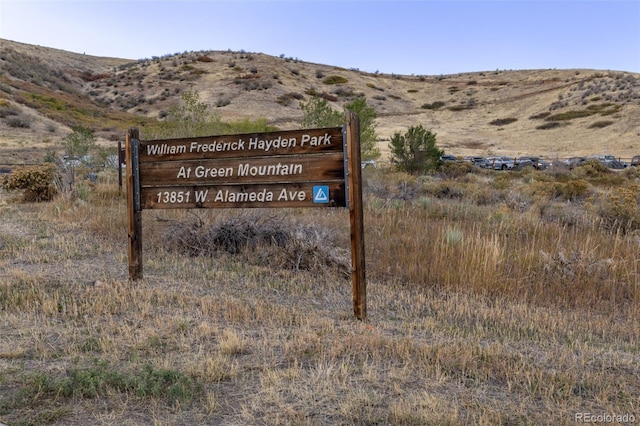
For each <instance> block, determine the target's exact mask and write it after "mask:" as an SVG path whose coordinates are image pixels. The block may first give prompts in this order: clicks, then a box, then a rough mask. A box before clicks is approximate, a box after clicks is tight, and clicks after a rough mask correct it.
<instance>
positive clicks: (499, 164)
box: [485, 156, 515, 170]
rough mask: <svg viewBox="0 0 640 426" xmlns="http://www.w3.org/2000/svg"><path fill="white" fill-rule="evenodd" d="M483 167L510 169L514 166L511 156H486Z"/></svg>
mask: <svg viewBox="0 0 640 426" xmlns="http://www.w3.org/2000/svg"><path fill="white" fill-rule="evenodd" d="M485 167H486V168H487V169H494V170H511V169H513V168H514V167H515V161H514V160H513V158H511V157H505V156H501V157H487V159H486V160H485Z"/></svg>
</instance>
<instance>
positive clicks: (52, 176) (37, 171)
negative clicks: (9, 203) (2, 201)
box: [2, 164, 58, 202]
mask: <svg viewBox="0 0 640 426" xmlns="http://www.w3.org/2000/svg"><path fill="white" fill-rule="evenodd" d="M57 178H58V176H57V174H56V167H55V165H53V164H45V165H42V166H34V167H26V168H23V169H18V170H15V171H14V172H12V173H11V174H10V175H9V176H5V177H4V179H3V181H2V186H3V187H4V188H6V189H8V190H16V189H23V190H24V194H23V200H24V201H25V202H32V201H50V200H52V199H53V197H54V195H55V194H56V193H57V189H56V185H55V181H56V179H57Z"/></svg>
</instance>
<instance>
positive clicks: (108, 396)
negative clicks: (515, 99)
mask: <svg viewBox="0 0 640 426" xmlns="http://www.w3.org/2000/svg"><path fill="white" fill-rule="evenodd" d="M639 181H640V178H639V176H638V173H637V172H636V170H635V168H633V169H628V170H626V171H624V172H618V173H616V172H613V171H608V170H606V169H604V170H603V169H598V168H597V167H595V166H594V165H591V166H583V167H580V168H577V169H574V170H573V171H566V170H565V171H562V170H555V171H534V170H528V171H522V172H499V171H496V172H492V171H482V170H474V169H472V170H471V171H469V170H466V169H465V172H464V173H460V171H459V170H456V169H454V168H452V169H451V170H448V171H446V172H444V173H443V174H440V175H438V176H433V177H425V178H422V179H416V178H413V177H410V176H405V175H399V174H396V173H393V172H391V171H388V170H383V171H381V170H377V171H371V170H367V171H366V173H365V200H366V203H365V204H366V210H365V225H366V237H365V238H366V249H367V277H368V312H369V316H368V320H367V321H366V322H360V321H358V320H356V319H354V317H353V314H352V304H351V284H350V280H349V279H348V278H346V277H345V269H344V265H345V264H344V263H342V262H340V259H342V258H343V257H344V255H345V253H348V247H349V242H348V238H349V237H348V234H349V231H348V228H349V227H348V212H346V211H344V210H343V209H336V210H333V209H328V210H327V209H311V210H305V209H289V210H287V209H284V210H250V211H246V210H245V211H235V210H204V211H197V212H194V211H161V210H147V211H143V235H144V270H145V276H144V279H143V280H141V281H137V282H129V281H128V269H127V252H126V240H127V237H126V219H125V218H126V203H125V197H124V195H123V194H121V193H119V191H118V188H117V183H116V182H117V179H116V178H115V176H114V174H113V172H110V173H104V174H101V176H100V179H99V182H98V183H97V184H95V185H89V184H82V185H81V186H80V187H79V189H78V191H77V194H76V196H75V197H71V196H69V194H66V195H65V194H61V195H59V196H58V197H56V198H55V199H54V200H53V201H51V202H46V203H26V204H25V203H22V202H17V201H16V198H18V197H19V192H18V193H16V192H13V191H11V192H9V191H3V192H2V193H1V197H2V201H1V205H0V217H1V220H0V227H1V232H0V278H1V279H0V282H1V284H0V315H1V316H0V333H1V335H2V336H3V338H2V339H1V340H0V421H1V422H4V423H6V424H9V425H47V424H60V425H63V424H64V425H71V424H74V425H75V424H77V425H81V424H82V425H84V424H110V425H111V424H118V425H128V424H129V425H133V424H136V425H137V424H155V425H182V424H212V425H213V424H229V425H240V424H243V425H244V424H296V425H298V424H308V425H320V424H326V425H333V424H394V425H424V424H491V425H493V424H531V425H533V424H574V423H575V422H576V420H578V422H581V421H582V419H583V418H586V417H585V416H590V415H593V416H595V415H600V416H602V415H604V414H607V415H611V416H614V415H615V416H624V415H627V417H626V418H627V419H629V416H635V417H633V418H635V419H636V421H637V419H638V416H639V415H640V411H639V410H638V407H639V404H640V400H639V395H640V376H639V375H638V371H639V369H638V365H639V362H640V346H639V344H638V342H639V338H640V327H639V326H638V324H639V322H638V319H639V318H640V283H639V281H640V280H639V276H638V258H640V244H639V240H638V238H639V235H640V234H638V229H640V218H639V217H638V208H637V203H638V201H637V200H638V196H639V194H640V185H639V184H638V182H639ZM229 223H235V224H236V225H239V224H243V223H244V224H247V223H251V224H255V226H257V229H262V230H265V232H267V231H269V230H270V229H274V228H275V229H281V230H282V229H298V230H301V229H306V230H307V231H308V232H307V235H311V234H313V235H317V236H320V237H318V238H317V239H315V240H314V243H313V244H311V245H307V246H303V247H302V248H303V250H300V246H298V245H296V242H295V239H292V240H289V242H287V243H286V244H284V245H282V244H281V245H278V246H275V247H274V246H272V245H270V244H268V243H267V242H263V243H261V244H257V245H251V244H249V245H247V246H236V247H235V248H234V249H229V245H224V244H220V241H219V240H217V239H215V238H213V237H210V238H209V239H207V238H200V239H199V238H193V236H194V235H196V234H198V235H205V236H206V235H213V234H211V233H210V232H211V231H210V229H211V228H210V227H212V226H219V227H224V225H225V224H229ZM275 224H278V225H280V228H278V227H277V226H275ZM241 228H242V227H241V226H236V228H235V229H236V232H238V233H242V230H241ZM168 231H170V232H168ZM176 236H177V237H176ZM240 240H241V239H236V240H235V241H240ZM184 241H187V244H186V245H181V244H180V242H184ZM194 241H200V243H199V244H200V245H197V246H196V244H195V243H194ZM203 242H204V243H203ZM194 248H201V249H206V250H193V249H194ZM198 253H200V255H198ZM326 253H332V254H333V255H334V257H333V258H332V259H333V260H331V259H329V260H327V259H328V258H327V256H326ZM292 257H293V258H294V259H295V262H293V263H292V262H287V259H291V258H292ZM580 416H582V417H580ZM616 418H617V417H616ZM620 418H622V417H620Z"/></svg>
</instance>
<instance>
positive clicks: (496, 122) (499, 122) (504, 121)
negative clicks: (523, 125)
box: [489, 117, 518, 126]
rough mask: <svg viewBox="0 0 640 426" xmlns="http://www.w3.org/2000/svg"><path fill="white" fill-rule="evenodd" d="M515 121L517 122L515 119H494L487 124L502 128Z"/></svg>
mask: <svg viewBox="0 0 640 426" xmlns="http://www.w3.org/2000/svg"><path fill="white" fill-rule="evenodd" d="M515 121H518V119H517V118H513V117H511V118H496V119H495V120H493V121H491V122H489V124H491V125H492V126H504V125H507V124H511V123H513V122H515Z"/></svg>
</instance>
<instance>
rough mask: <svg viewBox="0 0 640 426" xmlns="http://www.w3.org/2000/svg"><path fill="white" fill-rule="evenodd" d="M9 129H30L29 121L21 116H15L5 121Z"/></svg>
mask: <svg viewBox="0 0 640 426" xmlns="http://www.w3.org/2000/svg"><path fill="white" fill-rule="evenodd" d="M6 121H7V124H8V125H9V126H10V127H16V128H21V129H28V128H29V127H31V120H30V119H29V118H27V117H25V116H23V115H15V116H12V117H9V118H7V119H6Z"/></svg>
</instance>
